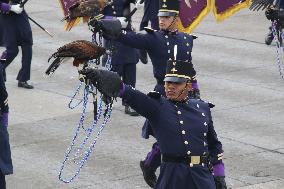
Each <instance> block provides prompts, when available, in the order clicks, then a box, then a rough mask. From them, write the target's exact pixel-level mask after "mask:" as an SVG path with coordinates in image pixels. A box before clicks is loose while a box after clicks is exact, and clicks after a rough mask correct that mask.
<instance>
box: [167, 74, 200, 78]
mask: <svg viewBox="0 0 284 189" xmlns="http://www.w3.org/2000/svg"><path fill="white" fill-rule="evenodd" d="M165 77H181V78H186V79H194V78H195V76H193V77H189V76H187V75H179V74H166V76H165Z"/></svg>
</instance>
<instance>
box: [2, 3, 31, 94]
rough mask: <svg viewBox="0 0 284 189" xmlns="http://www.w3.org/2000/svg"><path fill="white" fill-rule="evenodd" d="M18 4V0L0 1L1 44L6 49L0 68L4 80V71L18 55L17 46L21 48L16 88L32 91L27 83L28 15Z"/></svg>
mask: <svg viewBox="0 0 284 189" xmlns="http://www.w3.org/2000/svg"><path fill="white" fill-rule="evenodd" d="M19 3H21V1H20V0H10V1H9V0H0V17H1V18H0V20H1V22H2V25H3V43H4V46H5V47H6V51H4V52H3V54H2V56H1V57H2V64H0V68H1V69H2V70H3V72H4V78H5V69H6V68H7V67H8V66H9V64H10V63H11V62H12V61H13V60H14V59H15V57H16V56H17V55H18V52H19V49H18V46H21V48H22V68H21V69H20V71H19V73H18V76H17V80H18V87H22V88H26V89H33V86H32V85H30V84H28V82H27V81H28V80H30V72H31V61H32V45H33V39H32V30H31V26H30V23H29V20H28V15H27V13H26V12H25V11H24V10H23V8H22V7H21V6H20V4H19Z"/></svg>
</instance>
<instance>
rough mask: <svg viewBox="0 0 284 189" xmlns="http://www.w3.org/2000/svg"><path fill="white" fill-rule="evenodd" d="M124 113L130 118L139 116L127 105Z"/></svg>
mask: <svg viewBox="0 0 284 189" xmlns="http://www.w3.org/2000/svg"><path fill="white" fill-rule="evenodd" d="M124 112H125V114H128V115H130V116H139V114H138V113H137V112H136V111H135V110H133V109H132V108H131V107H130V106H128V105H125V110H124Z"/></svg>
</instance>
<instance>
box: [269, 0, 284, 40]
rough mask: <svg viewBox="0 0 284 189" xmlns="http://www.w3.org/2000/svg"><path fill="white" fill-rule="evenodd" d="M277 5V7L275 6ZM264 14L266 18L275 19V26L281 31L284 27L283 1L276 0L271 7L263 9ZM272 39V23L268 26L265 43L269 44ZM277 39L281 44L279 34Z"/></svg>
mask: <svg viewBox="0 0 284 189" xmlns="http://www.w3.org/2000/svg"><path fill="white" fill-rule="evenodd" d="M276 7H277V8H276ZM265 15H266V17H267V19H268V20H271V21H274V20H276V21H277V24H276V27H277V30H279V31H282V29H283V28H284V1H283V0H277V1H276V3H275V5H274V6H273V7H271V8H268V9H267V10H266V11H265ZM273 39H274V35H273V31H272V25H271V26H270V27H269V32H268V34H267V36H266V37H265V43H266V44H267V45H270V44H271V43H272V41H273ZM279 41H280V43H281V44H282V39H281V36H279Z"/></svg>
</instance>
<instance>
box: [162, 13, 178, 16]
mask: <svg viewBox="0 0 284 189" xmlns="http://www.w3.org/2000/svg"><path fill="white" fill-rule="evenodd" d="M176 14H177V13H175V12H159V13H158V16H175V15H176Z"/></svg>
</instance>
